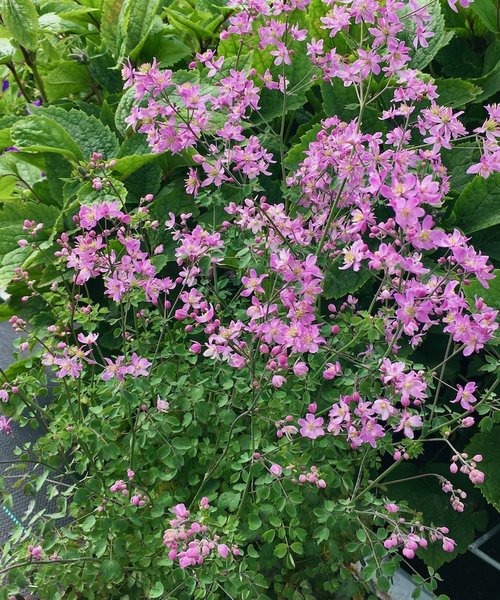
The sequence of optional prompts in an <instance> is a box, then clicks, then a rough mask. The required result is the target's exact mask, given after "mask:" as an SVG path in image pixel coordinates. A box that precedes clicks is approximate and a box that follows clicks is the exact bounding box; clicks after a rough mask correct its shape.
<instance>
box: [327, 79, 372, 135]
mask: <svg viewBox="0 0 500 600" xmlns="http://www.w3.org/2000/svg"><path fill="white" fill-rule="evenodd" d="M321 95H322V96H323V110H324V111H325V115H326V116H327V117H330V116H333V115H337V116H338V117H339V118H340V119H342V120H343V121H346V122H347V123H348V122H349V121H352V120H353V119H355V118H357V117H358V115H359V106H358V98H357V96H356V91H355V89H354V86H350V87H345V86H344V84H343V83H342V82H341V81H340V80H338V79H334V80H333V81H332V82H330V83H322V84H321ZM362 126H363V130H365V131H368V132H375V131H381V127H382V128H383V127H384V125H383V123H382V122H381V121H380V119H379V113H378V111H377V110H375V109H374V108H372V107H371V106H367V107H366V108H365V110H364V112H363V122H362ZM382 130H383V129H382Z"/></svg>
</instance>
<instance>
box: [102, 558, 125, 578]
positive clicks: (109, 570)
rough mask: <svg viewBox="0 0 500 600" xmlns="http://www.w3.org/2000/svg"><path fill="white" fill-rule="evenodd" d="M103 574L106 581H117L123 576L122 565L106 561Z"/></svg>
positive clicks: (115, 561)
mask: <svg viewBox="0 0 500 600" xmlns="http://www.w3.org/2000/svg"><path fill="white" fill-rule="evenodd" d="M101 573H102V575H103V577H104V579H106V581H113V580H117V579H118V578H119V577H120V575H121V574H122V570H121V567H120V563H119V562H118V561H117V560H105V561H104V562H103V563H102V564H101Z"/></svg>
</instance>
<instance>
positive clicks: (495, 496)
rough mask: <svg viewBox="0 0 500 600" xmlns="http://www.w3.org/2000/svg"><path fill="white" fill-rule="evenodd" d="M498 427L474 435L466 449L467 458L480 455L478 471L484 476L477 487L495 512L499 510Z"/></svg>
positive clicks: (499, 455) (499, 448) (499, 460)
mask: <svg viewBox="0 0 500 600" xmlns="http://www.w3.org/2000/svg"><path fill="white" fill-rule="evenodd" d="M499 435H500V425H495V426H494V427H493V428H492V429H491V430H490V431H481V432H479V433H476V435H475V436H474V437H473V438H472V440H471V442H470V444H469V445H468V446H467V448H466V450H465V451H466V452H467V454H468V455H469V456H474V455H475V454H482V455H483V460H482V461H481V463H479V469H481V471H483V473H484V474H485V479H484V483H482V484H481V485H479V486H477V487H478V488H479V490H480V491H481V493H482V494H483V496H484V497H485V498H486V500H488V502H489V503H490V504H492V505H493V506H494V507H495V508H496V509H497V510H500V470H499V468H498V465H499V464H500V444H499V443H498V440H499Z"/></svg>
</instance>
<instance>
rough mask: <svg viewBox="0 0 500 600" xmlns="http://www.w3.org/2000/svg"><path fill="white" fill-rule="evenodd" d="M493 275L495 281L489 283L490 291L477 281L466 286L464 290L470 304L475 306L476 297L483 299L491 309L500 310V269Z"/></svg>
mask: <svg viewBox="0 0 500 600" xmlns="http://www.w3.org/2000/svg"><path fill="white" fill-rule="evenodd" d="M493 274H494V275H495V279H491V280H490V281H488V285H489V288H488V289H485V288H484V287H483V286H482V285H481V284H480V283H479V281H478V280H477V279H474V280H472V281H471V282H470V283H469V285H466V286H464V288H463V289H464V292H465V295H466V297H467V300H468V301H469V304H471V305H472V306H474V296H477V297H478V298H482V299H483V300H484V301H485V302H486V304H487V305H488V306H491V308H494V309H496V310H498V309H500V269H495V270H494V271H493Z"/></svg>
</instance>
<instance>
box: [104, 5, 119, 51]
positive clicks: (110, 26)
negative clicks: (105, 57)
mask: <svg viewBox="0 0 500 600" xmlns="http://www.w3.org/2000/svg"><path fill="white" fill-rule="evenodd" d="M122 6H123V0H103V3H102V8H101V35H102V38H103V40H104V41H105V42H106V44H107V46H108V48H109V49H110V51H111V53H112V54H114V55H116V54H117V53H118V50H119V46H120V39H119V35H118V17H119V16H120V12H121V10H122Z"/></svg>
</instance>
